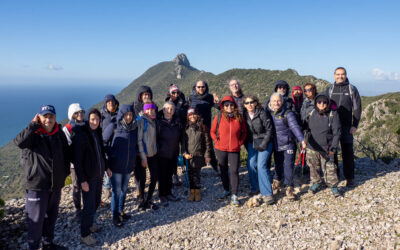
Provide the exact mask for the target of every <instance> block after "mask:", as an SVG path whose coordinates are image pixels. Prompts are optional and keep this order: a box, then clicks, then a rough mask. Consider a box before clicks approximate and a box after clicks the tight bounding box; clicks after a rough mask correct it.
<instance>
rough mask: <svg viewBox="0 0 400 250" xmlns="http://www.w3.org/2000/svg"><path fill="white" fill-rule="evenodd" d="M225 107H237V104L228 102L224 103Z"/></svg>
mask: <svg viewBox="0 0 400 250" xmlns="http://www.w3.org/2000/svg"><path fill="white" fill-rule="evenodd" d="M224 107H235V105H233V104H232V103H226V104H224Z"/></svg>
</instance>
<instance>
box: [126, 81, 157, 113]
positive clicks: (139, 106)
mask: <svg viewBox="0 0 400 250" xmlns="http://www.w3.org/2000/svg"><path fill="white" fill-rule="evenodd" d="M145 92H147V93H150V96H151V99H152V100H153V91H152V90H151V88H150V87H149V86H144V85H143V86H140V87H139V89H138V90H137V92H136V99H135V101H133V102H132V106H133V107H134V110H135V114H136V116H142V115H143V100H142V95H143V93H145ZM156 112H157V110H156Z"/></svg>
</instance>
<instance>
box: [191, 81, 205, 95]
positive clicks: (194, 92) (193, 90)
mask: <svg viewBox="0 0 400 250" xmlns="http://www.w3.org/2000/svg"><path fill="white" fill-rule="evenodd" d="M203 82H204V86H206V91H204V95H207V94H208V91H209V90H208V83H207V82H205V81H203ZM196 84H197V82H195V83H194V84H193V87H192V95H198V94H197V91H196Z"/></svg>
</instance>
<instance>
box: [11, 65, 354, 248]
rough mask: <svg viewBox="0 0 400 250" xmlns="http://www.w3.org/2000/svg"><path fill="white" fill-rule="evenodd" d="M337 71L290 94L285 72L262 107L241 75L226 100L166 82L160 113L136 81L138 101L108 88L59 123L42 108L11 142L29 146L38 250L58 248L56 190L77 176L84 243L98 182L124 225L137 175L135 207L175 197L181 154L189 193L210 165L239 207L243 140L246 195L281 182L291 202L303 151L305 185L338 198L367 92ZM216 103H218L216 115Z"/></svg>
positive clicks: (269, 191)
mask: <svg viewBox="0 0 400 250" xmlns="http://www.w3.org/2000/svg"><path fill="white" fill-rule="evenodd" d="M334 79H335V82H334V83H333V84H332V85H330V86H329V87H328V89H327V90H326V91H324V92H322V93H319V94H318V93H317V88H316V85H315V84H313V83H311V82H310V83H306V84H304V85H303V86H302V87H301V86H295V87H294V88H293V89H292V91H291V92H290V87H289V84H288V83H287V82H286V81H283V80H280V81H277V82H276V83H275V85H274V93H272V94H271V95H270V97H269V99H268V100H267V101H266V102H265V103H264V105H263V104H262V103H260V101H259V99H258V97H257V96H256V95H245V94H244V93H243V90H242V88H241V85H240V81H239V79H231V80H229V82H228V87H229V90H230V95H227V96H225V97H223V98H222V99H220V98H219V97H218V96H217V95H216V94H211V93H209V88H208V84H207V83H206V82H205V81H201V80H200V81H197V82H196V83H195V84H194V86H193V89H192V93H191V94H190V96H189V97H188V98H185V95H184V93H182V92H181V91H180V89H179V87H178V86H177V85H175V84H171V85H170V87H169V90H168V94H167V97H166V99H165V103H164V104H163V106H162V108H161V109H160V110H159V109H158V107H157V105H156V104H155V103H154V102H153V92H152V90H151V88H150V87H148V86H141V87H140V88H139V89H138V91H137V96H136V99H135V100H134V101H133V102H132V103H131V104H124V105H120V104H119V102H118V100H117V99H116V98H115V96H113V95H107V96H105V98H104V106H103V108H102V109H101V110H98V109H96V108H91V109H89V110H87V111H85V110H84V108H83V107H82V106H81V105H80V104H79V103H73V104H71V105H70V106H69V109H68V119H69V122H68V123H67V124H66V125H65V126H64V128H62V126H61V125H60V124H58V123H57V122H56V110H55V108H54V106H52V105H44V106H42V107H41V108H40V111H39V113H38V114H36V115H35V117H34V119H33V120H32V121H31V122H30V123H29V125H28V126H27V127H26V128H25V129H23V130H22V131H21V132H20V133H19V134H18V135H17V136H16V138H15V139H14V143H15V144H16V145H17V146H18V147H19V148H21V149H22V153H21V161H20V164H21V166H22V167H23V168H24V181H25V183H26V213H27V223H28V246H29V249H38V248H39V246H40V244H41V243H42V247H43V249H57V248H59V247H60V246H58V245H56V244H55V243H54V242H53V238H54V227H55V222H56V219H57V215H58V207H59V203H60V199H61V189H62V187H63V186H64V182H65V179H66V177H67V176H68V175H69V174H70V173H71V177H72V183H73V201H74V205H75V208H76V215H77V217H78V218H79V219H80V223H81V241H82V242H83V243H84V244H87V245H90V246H93V245H96V244H97V242H96V239H95V238H94V237H93V236H92V233H94V232H96V231H98V230H100V228H99V227H98V226H96V224H95V221H96V217H97V213H96V210H97V209H98V207H99V206H100V204H101V202H102V201H101V196H102V191H103V186H104V191H105V193H106V194H108V196H109V197H110V196H111V213H112V223H113V224H114V225H115V226H117V227H121V226H122V225H123V222H124V221H126V220H128V219H129V218H130V215H129V211H126V210H125V209H124V204H125V198H126V195H127V192H128V184H129V180H130V177H131V174H132V173H133V175H134V178H135V183H136V187H137V197H138V201H139V202H138V203H139V206H138V208H139V209H142V210H147V209H157V208H159V206H167V205H168V202H174V201H178V200H179V199H180V198H179V197H177V196H176V195H175V194H174V193H173V192H172V187H173V182H174V181H175V182H176V181H178V180H177V179H178V178H177V165H178V158H179V156H180V157H182V158H183V160H184V161H187V162H188V165H187V168H188V170H187V172H188V183H189V188H190V193H189V197H188V201H200V200H201V192H200V189H201V182H200V171H201V168H202V167H204V166H206V165H210V166H212V167H213V169H214V170H215V171H216V172H218V173H219V175H220V177H221V181H222V187H223V189H222V190H221V194H220V195H219V196H218V200H225V199H228V198H230V202H231V204H232V205H233V206H237V207H238V206H240V203H239V200H238V187H239V166H240V151H241V147H242V146H244V148H245V149H246V150H247V155H248V156H247V169H248V176H249V180H250V190H249V196H255V195H258V196H259V197H260V198H262V200H263V202H265V203H266V204H273V203H274V202H275V200H276V197H274V190H279V191H282V190H284V189H285V192H284V194H286V196H287V198H288V199H289V200H294V199H296V195H295V192H294V181H293V179H294V178H293V175H294V171H293V170H294V165H295V163H294V162H295V155H296V152H297V151H298V150H301V151H300V152H301V153H305V154H306V162H307V165H308V166H309V168H310V183H311V187H310V188H309V192H310V193H313V194H315V193H317V192H318V191H319V190H320V189H321V187H322V186H323V185H325V184H326V185H327V186H328V187H330V188H331V192H332V194H333V195H334V196H335V197H338V196H340V195H341V194H340V192H339V190H338V183H339V168H338V158H337V154H338V148H339V143H340V147H341V156H342V162H343V164H342V165H343V175H344V178H345V179H346V186H347V187H351V186H352V185H354V153H353V134H354V133H355V132H356V130H357V126H358V123H359V121H360V116H361V99H360V96H359V93H358V91H357V88H356V87H355V86H353V85H351V84H350V83H349V81H348V78H347V73H346V70H345V68H343V67H338V68H337V69H335V71H334ZM290 93H291V96H289V94H290ZM303 94H304V97H303ZM213 108H215V109H217V110H218V111H217V114H216V115H215V116H214V118H212V109H213ZM271 155H273V156H274V171H273V174H272V173H271V171H270V167H271V158H272V157H271ZM147 170H148V171H147ZM321 170H322V173H321ZM147 173H149V174H150V176H149V177H150V184H149V186H148V189H147V193H146V192H145V184H146V178H147ZM157 183H158V195H159V200H160V201H159V202H157V203H156V202H155V201H154V200H153V193H154V191H155V187H156V184H157ZM81 200H82V203H83V207H81Z"/></svg>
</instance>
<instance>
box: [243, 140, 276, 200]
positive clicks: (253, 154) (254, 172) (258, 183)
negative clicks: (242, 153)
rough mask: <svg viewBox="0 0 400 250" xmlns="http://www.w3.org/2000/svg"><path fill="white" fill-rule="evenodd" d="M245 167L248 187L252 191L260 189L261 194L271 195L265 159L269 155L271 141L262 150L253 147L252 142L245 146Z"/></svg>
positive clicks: (270, 178)
mask: <svg viewBox="0 0 400 250" xmlns="http://www.w3.org/2000/svg"><path fill="white" fill-rule="evenodd" d="M247 152H248V157H247V169H248V172H249V178H250V189H251V191H252V192H256V191H258V190H260V193H261V195H263V196H269V195H272V187H271V180H272V176H271V172H270V171H269V168H268V167H267V161H268V159H269V158H270V157H271V152H272V143H269V144H268V147H267V149H266V150H264V151H257V150H255V149H254V148H253V143H249V144H248V147H247Z"/></svg>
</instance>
